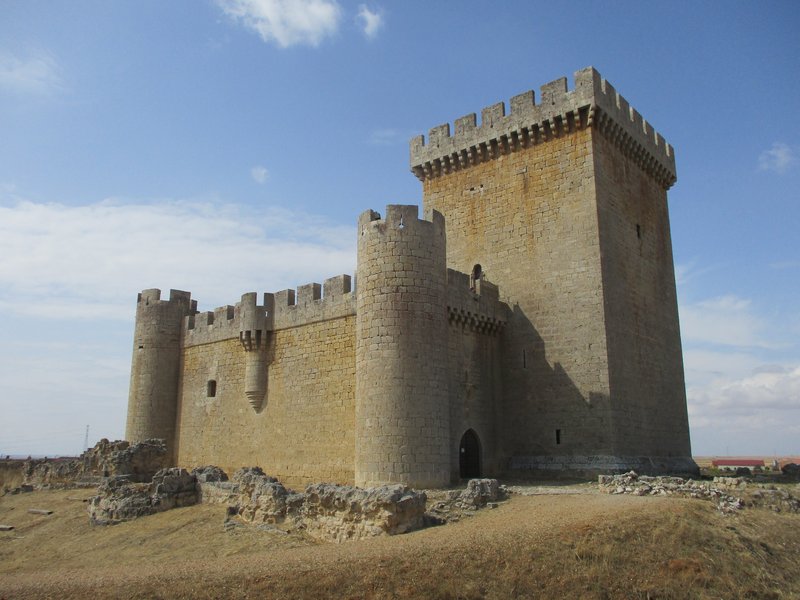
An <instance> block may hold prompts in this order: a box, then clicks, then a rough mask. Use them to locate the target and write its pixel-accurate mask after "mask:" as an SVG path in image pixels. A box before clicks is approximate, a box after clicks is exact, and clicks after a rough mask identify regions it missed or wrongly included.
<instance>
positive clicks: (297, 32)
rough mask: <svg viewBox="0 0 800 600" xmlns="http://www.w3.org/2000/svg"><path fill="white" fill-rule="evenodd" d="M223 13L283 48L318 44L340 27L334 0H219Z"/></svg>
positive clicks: (336, 5) (337, 8)
mask: <svg viewBox="0 0 800 600" xmlns="http://www.w3.org/2000/svg"><path fill="white" fill-rule="evenodd" d="M217 5H218V6H219V7H220V8H221V9H222V10H223V12H224V13H225V14H226V15H228V16H229V17H231V18H232V19H234V20H235V21H237V22H239V23H241V24H242V25H244V26H245V27H246V28H248V29H251V30H252V31H255V32H256V33H258V35H259V36H261V39H262V40H264V41H265V42H267V43H274V44H276V45H277V46H279V47H280V48H288V47H289V46H293V45H295V44H306V45H310V46H318V45H319V44H320V43H321V42H322V40H323V39H325V38H326V37H330V36H332V35H334V34H335V33H336V32H337V31H338V29H339V23H340V21H341V17H342V9H341V8H340V6H339V5H338V4H337V3H336V1H335V0H217Z"/></svg>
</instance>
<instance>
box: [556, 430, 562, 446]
mask: <svg viewBox="0 0 800 600" xmlns="http://www.w3.org/2000/svg"><path fill="white" fill-rule="evenodd" d="M560 443H561V430H560V429H556V444H560Z"/></svg>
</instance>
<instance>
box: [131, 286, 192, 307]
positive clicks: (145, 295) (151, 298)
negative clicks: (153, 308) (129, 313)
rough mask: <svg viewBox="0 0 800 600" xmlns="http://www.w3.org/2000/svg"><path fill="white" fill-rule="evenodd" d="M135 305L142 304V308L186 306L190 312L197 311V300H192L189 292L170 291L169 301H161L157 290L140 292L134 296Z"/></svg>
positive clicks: (159, 292)
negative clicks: (151, 306)
mask: <svg viewBox="0 0 800 600" xmlns="http://www.w3.org/2000/svg"><path fill="white" fill-rule="evenodd" d="M136 304H137V305H138V304H143V305H144V306H149V305H150V304H162V305H165V304H188V305H189V310H191V311H192V312H194V311H196V310H197V300H192V293H191V292H184V291H183V290H170V291H169V300H162V299H161V290H160V289H158V288H150V289H148V290H142V291H141V292H140V293H139V294H137V296H136Z"/></svg>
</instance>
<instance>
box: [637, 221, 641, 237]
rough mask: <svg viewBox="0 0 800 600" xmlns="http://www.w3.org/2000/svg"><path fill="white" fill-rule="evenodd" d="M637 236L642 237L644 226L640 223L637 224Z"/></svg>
mask: <svg viewBox="0 0 800 600" xmlns="http://www.w3.org/2000/svg"><path fill="white" fill-rule="evenodd" d="M636 237H637V238H639V239H642V226H641V225H639V224H638V223H637V224H636Z"/></svg>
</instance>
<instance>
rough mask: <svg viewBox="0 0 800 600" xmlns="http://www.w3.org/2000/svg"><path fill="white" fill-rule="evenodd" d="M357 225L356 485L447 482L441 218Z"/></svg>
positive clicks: (407, 213) (406, 213) (398, 215)
mask: <svg viewBox="0 0 800 600" xmlns="http://www.w3.org/2000/svg"><path fill="white" fill-rule="evenodd" d="M426 216H428V217H429V218H430V220H428V221H424V220H420V219H419V218H418V207H417V206H415V205H411V206H403V205H390V206H387V207H386V217H385V218H384V219H381V218H380V215H379V214H378V213H376V212H374V211H371V210H369V211H366V212H365V213H363V214H362V215H361V216H360V217H359V219H358V269H357V279H356V295H357V312H356V449H355V450H356V452H355V481H356V485H358V486H363V487H369V486H375V485H380V484H385V483H391V482H399V483H405V484H408V485H412V486H415V487H442V486H445V485H447V484H449V483H450V444H449V440H450V437H449V436H450V412H449V406H448V397H447V368H446V356H447V355H446V352H447V306H446V296H445V294H446V285H447V267H446V262H445V251H446V239H445V228H444V217H442V215H441V214H440V213H438V212H436V211H433V212H432V214H430V215H426Z"/></svg>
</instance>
